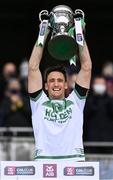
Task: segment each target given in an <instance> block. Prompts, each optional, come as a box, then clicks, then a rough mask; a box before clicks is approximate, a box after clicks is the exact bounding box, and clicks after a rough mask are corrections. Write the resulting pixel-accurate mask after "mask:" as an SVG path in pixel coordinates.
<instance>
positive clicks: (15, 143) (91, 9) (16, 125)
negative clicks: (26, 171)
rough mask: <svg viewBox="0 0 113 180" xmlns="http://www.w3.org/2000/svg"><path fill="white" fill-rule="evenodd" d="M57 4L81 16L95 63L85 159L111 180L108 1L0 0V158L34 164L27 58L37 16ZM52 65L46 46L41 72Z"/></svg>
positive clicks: (111, 24)
mask: <svg viewBox="0 0 113 180" xmlns="http://www.w3.org/2000/svg"><path fill="white" fill-rule="evenodd" d="M60 4H65V5H68V6H69V7H71V8H72V10H73V11H74V10H75V9H78V8H79V9H82V10H83V11H84V13H85V22H86V41H87V44H88V47H89V51H90V54H91V59H92V63H93V72H92V82H91V90H90V92H89V95H88V98H87V102H86V106H85V110H84V136H83V138H84V146H85V153H86V160H88V161H99V162H100V178H101V179H113V171H112V167H113V41H112V32H113V1H112V0H105V1H103V0H99V1H98V0H92V1H90V0H85V1H82V0H79V1H71V0H70V1H66V0H65V1H63V0H61V1H58V0H51V1H50V0H46V1H44V0H41V1H38V0H16V1H15V0H10V1H8V0H1V1H0V160H33V155H34V137H33V132H32V124H31V110H30V105H29V97H28V92H27V76H28V60H29V57H30V54H31V51H32V48H33V45H34V43H35V41H36V39H37V36H38V30H39V18H38V15H39V12H40V11H41V10H43V9H46V10H48V11H49V12H50V11H51V9H52V8H53V7H54V6H56V5H60ZM55 63H56V62H55V60H53V59H52V58H51V57H50V55H49V53H48V51H47V48H45V50H44V55H43V60H42V62H41V67H40V68H41V70H42V71H44V70H45V68H46V66H47V64H50V65H54V64H55ZM57 63H58V62H57ZM20 152H21V153H20Z"/></svg>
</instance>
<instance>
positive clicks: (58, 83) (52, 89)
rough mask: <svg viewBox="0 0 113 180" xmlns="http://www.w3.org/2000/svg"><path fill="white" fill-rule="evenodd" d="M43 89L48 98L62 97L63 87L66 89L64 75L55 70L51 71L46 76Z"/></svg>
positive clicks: (63, 94) (63, 93) (63, 95)
mask: <svg viewBox="0 0 113 180" xmlns="http://www.w3.org/2000/svg"><path fill="white" fill-rule="evenodd" d="M45 89H46V90H47V91H48V95H49V98H51V99H64V97H65V89H67V83H66V81H65V78H64V75H63V74H62V73H61V72H57V71H53V72H51V73H50V74H49V75H48V77H47V83H45Z"/></svg>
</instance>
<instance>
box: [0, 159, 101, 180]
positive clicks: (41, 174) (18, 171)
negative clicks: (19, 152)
mask: <svg viewBox="0 0 113 180" xmlns="http://www.w3.org/2000/svg"><path fill="white" fill-rule="evenodd" d="M44 179H45V180H52V179H54V180H55V179H56V180H65V179H69V180H99V162H75V161H74V160H38V161H1V162H0V180H44Z"/></svg>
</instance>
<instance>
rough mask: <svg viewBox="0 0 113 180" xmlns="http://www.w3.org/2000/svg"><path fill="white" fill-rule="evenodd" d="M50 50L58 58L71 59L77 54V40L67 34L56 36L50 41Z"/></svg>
mask: <svg viewBox="0 0 113 180" xmlns="http://www.w3.org/2000/svg"><path fill="white" fill-rule="evenodd" d="M48 51H49V53H50V55H51V56H52V57H54V58H55V59H57V60H69V59H71V58H72V57H73V56H74V55H75V54H76V41H75V40H74V38H72V37H71V36H67V35H57V36H54V38H53V39H51V40H50V41H49V43H48Z"/></svg>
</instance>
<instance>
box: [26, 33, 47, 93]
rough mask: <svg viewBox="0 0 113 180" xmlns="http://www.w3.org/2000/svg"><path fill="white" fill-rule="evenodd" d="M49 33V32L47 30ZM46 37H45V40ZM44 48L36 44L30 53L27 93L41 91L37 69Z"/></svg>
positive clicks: (40, 79) (39, 74) (40, 76)
mask: <svg viewBox="0 0 113 180" xmlns="http://www.w3.org/2000/svg"><path fill="white" fill-rule="evenodd" d="M48 31H49V30H48ZM46 38H47V36H46V37H45V40H46ZM43 50H44V46H38V45H37V42H36V43H35V45H34V48H33V50H32V53H31V57H30V60H29V68H28V92H29V93H33V92H36V91H38V90H40V89H42V75H41V72H40V69H39V66H40V61H41V59H42V55H43Z"/></svg>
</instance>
